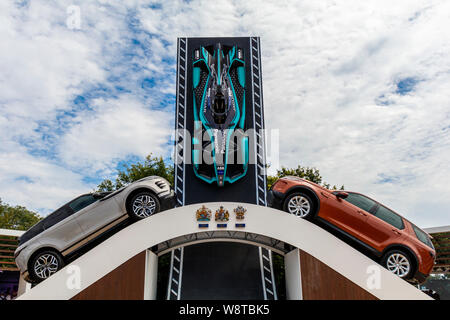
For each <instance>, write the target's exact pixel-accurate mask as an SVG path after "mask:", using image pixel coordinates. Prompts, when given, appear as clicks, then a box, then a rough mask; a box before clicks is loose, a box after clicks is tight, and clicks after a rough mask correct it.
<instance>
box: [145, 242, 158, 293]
mask: <svg viewBox="0 0 450 320" xmlns="http://www.w3.org/2000/svg"><path fill="white" fill-rule="evenodd" d="M157 283H158V256H157V255H156V254H154V253H153V252H151V251H150V250H147V251H146V252H145V278H144V300H156V285H157Z"/></svg>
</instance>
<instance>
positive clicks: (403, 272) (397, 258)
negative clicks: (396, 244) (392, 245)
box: [381, 249, 415, 280]
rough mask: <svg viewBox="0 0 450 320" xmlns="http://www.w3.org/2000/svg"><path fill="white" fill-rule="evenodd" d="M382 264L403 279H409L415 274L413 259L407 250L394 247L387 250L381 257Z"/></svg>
mask: <svg viewBox="0 0 450 320" xmlns="http://www.w3.org/2000/svg"><path fill="white" fill-rule="evenodd" d="M381 265H382V266H383V267H385V268H386V269H387V270H388V271H390V272H392V273H393V274H395V275H397V276H399V277H400V278H402V279H405V280H408V279H411V278H412V277H413V276H414V272H415V270H414V269H415V268H414V262H413V259H412V258H411V255H410V254H408V253H406V252H405V251H402V250H398V249H394V250H390V251H388V252H386V253H385V254H384V255H383V257H382V258H381Z"/></svg>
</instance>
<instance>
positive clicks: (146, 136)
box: [58, 97, 172, 174]
mask: <svg viewBox="0 0 450 320" xmlns="http://www.w3.org/2000/svg"><path fill="white" fill-rule="evenodd" d="M93 106H94V107H95V111H94V112H85V113H82V114H80V115H79V116H78V117H77V118H75V119H74V120H73V122H74V123H75V124H74V125H73V126H72V127H71V128H70V130H69V131H68V132H67V133H66V134H65V135H64V136H63V137H62V138H61V141H60V144H59V150H58V151H59V153H60V156H61V159H62V160H63V161H64V162H65V163H66V164H67V165H69V166H70V167H72V168H76V169H77V170H81V172H83V173H84V174H89V173H91V174H93V173H95V172H96V171H100V172H102V173H103V174H111V173H112V172H111V171H113V170H114V164H115V163H117V161H118V160H121V159H125V158H126V157H127V155H130V154H132V155H137V156H140V157H145V156H146V155H148V154H149V152H150V151H151V152H153V154H155V155H161V156H170V155H171V151H172V148H171V146H167V143H168V140H169V139H170V134H171V126H170V121H171V120H172V115H171V114H168V113H167V112H164V111H157V110H150V109H148V108H145V107H144V106H143V105H142V104H141V103H140V102H138V101H136V100H135V99H133V98H131V97H122V98H121V99H110V100H104V99H98V100H96V101H95V102H94V103H93Z"/></svg>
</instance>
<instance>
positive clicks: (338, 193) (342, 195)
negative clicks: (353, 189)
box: [334, 191, 348, 199]
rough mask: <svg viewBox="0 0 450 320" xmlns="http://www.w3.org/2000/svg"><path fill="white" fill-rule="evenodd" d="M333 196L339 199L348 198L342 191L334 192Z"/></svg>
mask: <svg viewBox="0 0 450 320" xmlns="http://www.w3.org/2000/svg"><path fill="white" fill-rule="evenodd" d="M334 195H335V196H336V197H337V198H339V199H345V198H347V197H348V193H347V192H344V191H338V192H335V193H334Z"/></svg>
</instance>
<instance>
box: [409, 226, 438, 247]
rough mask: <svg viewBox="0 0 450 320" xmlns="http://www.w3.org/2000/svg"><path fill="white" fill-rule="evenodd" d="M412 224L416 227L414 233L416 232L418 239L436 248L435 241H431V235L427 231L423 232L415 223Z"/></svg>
mask: <svg viewBox="0 0 450 320" xmlns="http://www.w3.org/2000/svg"><path fill="white" fill-rule="evenodd" d="M411 225H412V227H413V229H414V233H415V234H416V236H417V239H419V240H420V241H421V242H422V243H424V244H426V245H427V246H429V247H430V248H433V249H434V246H433V242H431V239H430V237H429V236H428V235H427V234H426V233H425V232H423V231H422V230H420V229H419V228H417V227H416V226H415V225H413V224H411Z"/></svg>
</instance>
